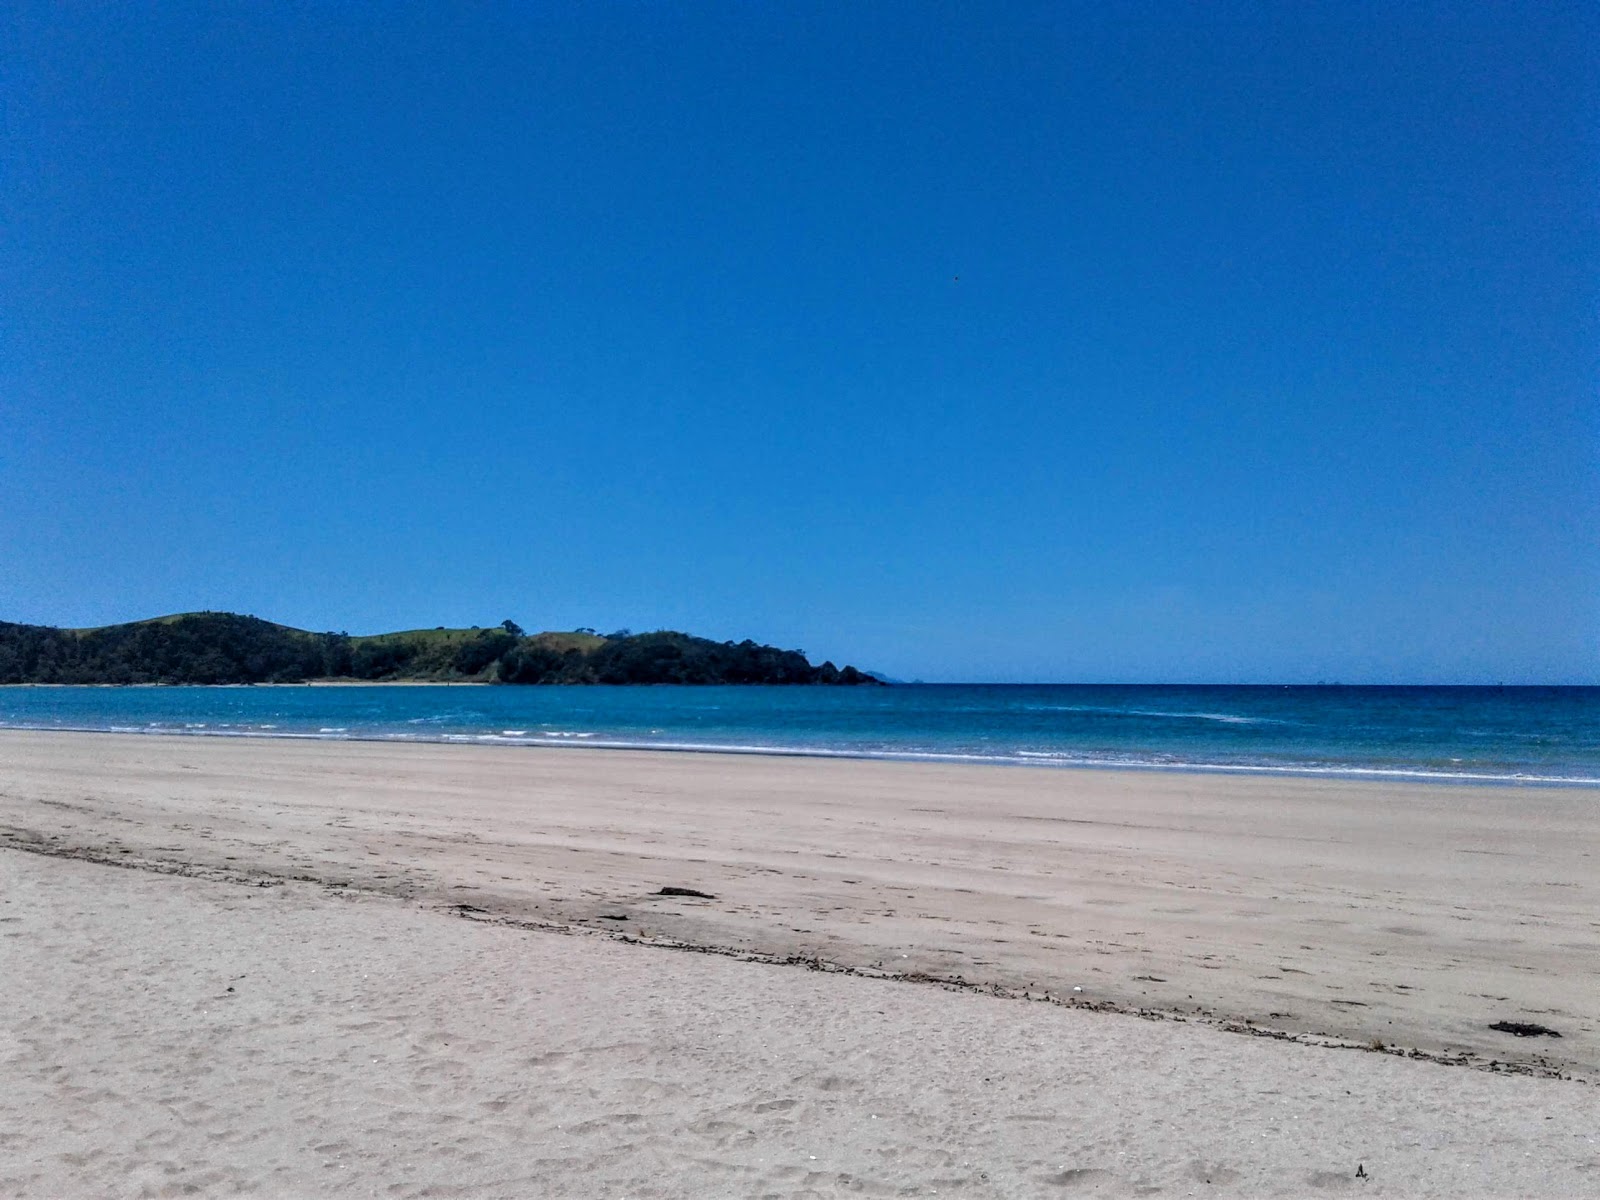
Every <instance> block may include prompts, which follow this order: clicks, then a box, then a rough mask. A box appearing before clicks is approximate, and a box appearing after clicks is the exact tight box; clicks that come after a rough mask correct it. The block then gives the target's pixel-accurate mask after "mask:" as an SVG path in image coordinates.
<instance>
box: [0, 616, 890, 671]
mask: <svg viewBox="0 0 1600 1200" xmlns="http://www.w3.org/2000/svg"><path fill="white" fill-rule="evenodd" d="M311 679H339V680H354V681H370V682H398V681H407V682H477V683H524V684H555V683H563V684H583V683H691V684H715V683H740V684H747V683H748V684H871V683H876V682H877V680H875V679H873V678H872V677H871V676H869V675H865V674H863V673H862V672H860V671H857V670H856V669H855V668H854V667H845V668H843V669H842V670H841V669H838V668H836V667H835V666H834V665H833V664H832V663H823V664H822V665H821V666H812V665H811V663H810V661H809V660H808V659H807V658H806V656H805V655H804V653H802V652H801V651H798V650H780V649H778V648H776V647H774V646H763V645H759V644H757V643H755V642H752V641H748V640H747V641H744V642H739V643H734V642H715V641H711V640H710V639H708V638H699V637H694V636H692V635H690V634H686V633H677V632H674V631H670V630H662V631H658V632H655V633H643V634H629V633H617V634H612V635H609V636H604V637H603V636H601V635H599V634H596V633H594V632H592V631H590V630H577V631H573V632H570V633H560V632H554V631H550V632H545V633H537V634H534V635H532V636H531V637H530V636H527V635H525V634H524V633H523V631H522V630H521V629H520V628H518V627H517V626H516V625H515V624H514V623H513V622H510V621H505V622H502V623H501V624H499V625H495V626H490V627H488V628H482V629H480V628H476V627H474V628H471V629H446V628H445V627H443V626H439V627H437V628H434V629H408V630H401V631H398V632H395V633H379V634H371V635H367V636H357V637H352V636H350V635H349V634H347V633H332V632H329V633H313V632H311V631H309V630H305V629H295V628H293V627H291V626H288V625H279V624H276V623H274V622H272V621H263V620H262V619H260V618H259V617H251V616H240V615H239V614H237V613H213V612H197V613H175V614H172V615H170V616H164V617H152V618H150V619H148V620H144V621H133V622H129V623H128V624H125V625H106V626H101V627H99V628H94V629H58V628H55V627H54V626H48V625H16V624H10V623H6V622H0V684H6V683H11V684H16V683H76V684H136V683H143V684H149V683H169V684H180V683H182V684H242V683H300V682H304V681H306V680H311Z"/></svg>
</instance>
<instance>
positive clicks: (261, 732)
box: [0, 682, 1600, 790]
mask: <svg viewBox="0 0 1600 1200" xmlns="http://www.w3.org/2000/svg"><path fill="white" fill-rule="evenodd" d="M0 686H11V687H79V686H86V685H79V684H9V685H0ZM87 686H102V685H87ZM103 686H107V687H120V686H125V685H121V684H106V685H103ZM126 686H142V685H126ZM215 686H217V687H219V688H227V687H241V688H243V687H304V686H308V685H305V684H237V685H235V684H218V685H215ZM317 686H320V685H317ZM329 686H340V687H343V686H351V687H366V686H377V687H444V686H471V687H492V686H496V685H493V684H470V685H467V684H462V685H448V684H415V683H398V682H396V683H388V684H350V685H344V684H334V685H329ZM6 732H15V733H43V734H77V735H88V736H108V737H158V738H168V737H176V738H185V737H192V738H214V739H236V740H241V741H243V740H263V741H295V742H330V743H350V744H375V745H386V746H390V745H392V746H499V747H505V748H512V749H523V750H604V751H616V752H620V753H626V754H633V753H650V754H706V755H729V756H733V757H756V758H779V759H794V758H798V759H826V760H837V761H843V762H899V763H926V764H930V765H941V764H948V765H952V766H955V765H962V766H981V767H1003V768H1016V767H1021V768H1030V769H1038V770H1044V771H1056V770H1061V771H1128V772H1134V773H1141V772H1151V773H1156V774H1168V773H1178V774H1196V775H1205V776H1212V775H1264V776H1280V777H1286V778H1303V779H1332V780H1342V779H1348V780H1350V781H1352V782H1371V783H1403V784H1418V785H1422V786H1428V787H1432V786H1441V785H1442V786H1445V787H1451V786H1459V787H1508V788H1534V789H1547V788H1555V789H1579V790H1594V789H1600V777H1590V776H1576V775H1574V776H1566V775H1517V774H1508V775H1497V774H1492V773H1489V772H1481V771H1480V772H1470V773H1468V772H1461V773H1451V772H1445V771H1423V770H1415V769H1407V768H1398V767H1397V768H1384V767H1358V766H1348V767H1347V766H1337V767H1334V766H1315V765H1277V764H1271V763H1212V762H1156V761H1137V760H1121V759H1092V758H1086V759H1073V758H1065V757H1062V756H1060V755H1054V754H1051V755H1046V754H1032V753H1019V754H1015V755H1007V756H1001V755H993V756H986V755H976V754H955V753H949V754H941V753H938V752H932V751H930V752H925V753H923V752H911V751H890V750H859V751H858V750H835V749H830V748H826V747H809V746H794V747H788V746H762V745H738V744H721V743H696V742H625V741H609V740H600V741H591V740H589V739H590V738H591V737H593V736H595V735H592V734H576V733H564V732H563V733H552V734H547V735H543V737H544V738H547V739H548V740H540V739H535V738H533V737H521V738H511V737H506V736H503V735H496V734H482V733H474V734H466V733H462V734H451V733H446V734H438V735H433V736H429V735H423V734H384V733H370V734H361V733H358V734H352V733H349V732H347V731H344V730H341V731H338V732H333V731H318V732H315V733H313V732H309V731H308V732H298V731H293V730H289V731H284V732H276V731H270V732H269V731H267V730H265V729H253V730H227V731H224V730H222V729H214V730H213V729H205V728H183V729H163V728H148V727H147V728H142V729H135V728H132V727H126V726H124V727H113V728H103V727H100V726H45V725H25V724H18V725H11V724H7V723H6V722H4V721H0V733H6Z"/></svg>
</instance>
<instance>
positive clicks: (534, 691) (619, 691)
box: [0, 685, 1600, 786]
mask: <svg viewBox="0 0 1600 1200" xmlns="http://www.w3.org/2000/svg"><path fill="white" fill-rule="evenodd" d="M0 728H14V729H76V730H104V731H116V732H128V733H143V734H152V735H173V736H203V737H292V738H327V739H369V740H384V741H433V742H483V743H493V744H498V745H512V746H526V747H528V748H529V749H530V752H531V751H536V750H537V749H538V748H540V747H548V746H604V747H613V748H653V749H666V750H710V751H721V752H726V753H781V754H805V755H828V756H840V757H852V758H889V759H918V760H934V761H957V762H990V763H1006V764H1013V765H1018V766H1029V767H1039V768H1048V767H1054V768H1070V767H1086V766H1117V767H1149V768H1169V769H1170V768H1191V769H1201V770H1228V771H1280V772H1293V773H1307V774H1337V775H1350V776H1371V777H1388V778H1404V779H1436V780H1441V781H1449V780H1462V781H1483V782H1488V781H1516V782H1527V783H1561V784H1579V785H1589V786H1600V688H1469V687H1459V688H1457V687H1178V686H1142V685H1140V686H1134V685H1129V686H1098V685H1097V686H1025V685H997V686H965V685H905V686H896V687H885V688H829V687H789V688H777V687H773V688H765V687H463V686H434V687H237V688H209V687H122V688H111V687H5V688H0Z"/></svg>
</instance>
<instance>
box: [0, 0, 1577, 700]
mask: <svg viewBox="0 0 1600 1200" xmlns="http://www.w3.org/2000/svg"><path fill="white" fill-rule="evenodd" d="M1595 13H1596V10H1594V9H1593V8H1592V7H1590V6H1584V5H1576V4H1574V5H1570V6H1565V5H1549V4H1542V5H1529V6H1523V5H1517V4H1511V5H1493V6H1489V5H1444V6H1441V5H1431V4H1416V5H1387V4H1385V5H1363V4H1355V3H1339V4H1335V5H1314V4H1294V5H1288V4H1285V5H1279V6H1273V5H1263V6H1257V5H1250V6H1240V5H1229V4H1182V3H1176V2H1174V3H1163V4H1144V5H1131V4H1095V5H1089V4H1070V3H1064V4H1051V5H1028V4H1011V5H1002V6H994V5H986V4H963V5H939V4H931V3H916V4H888V3H885V4H873V5H845V4H795V5H750V4H725V5H724V4H693V5H680V4H665V3H658V4H606V3H583V4H577V3H573V4H550V5H540V6H533V5H517V6H505V7H501V6H467V5H434V6H418V7H408V6H403V5H384V6H378V5H373V6H361V5H337V6H336V5H320V4H281V5H205V6H197V7H189V6H185V5H180V4H163V5H137V6H136V5H118V6H106V5H99V6H89V5H82V6H55V5H51V6H46V5H34V4H21V5H18V4H15V3H12V4H8V5H6V21H5V25H4V32H3V35H0V37H3V41H0V58H3V60H4V61H5V62H6V63H7V68H6V70H5V71H4V72H3V73H0V102H3V104H4V124H3V131H0V132H3V138H4V142H3V158H0V239H3V240H0V423H3V426H4V431H5V432H4V434H3V436H0V619H8V620H20V621H30V622H40V623H50V624H66V625H89V624H100V623H106V622H112V621H118V620H127V619H133V618H137V617H142V616H147V615H153V614H156V613H161V612H169V611H177V610H184V609H194V608H212V609H228V610H236V611H243V612H251V613H256V614H258V615H261V616H265V617H269V618H271V619H274V620H279V621H284V622H287V623H290V624H295V625H300V626H306V627H310V628H315V629H327V628H334V629H348V630H350V631H351V632H371V631H377V630H381V629H389V628H405V627H412V626H416V625H434V624H439V623H445V624H473V623H479V624H488V623H494V622H498V621H499V620H501V619H502V618H504V617H513V618H515V619H516V620H518V621H520V622H521V623H522V624H524V625H527V626H529V627H533V628H547V627H548V628H571V627H574V626H578V625H589V626H596V627H599V628H601V629H603V630H604V629H611V628H615V627H618V626H628V627H631V628H634V629H648V628H657V627H673V628H685V629H688V630H690V631H693V632H699V633H704V634H708V635H710V636H715V637H719V638H721V637H739V638H742V637H745V636H753V637H756V638H758V639H759V640H763V641H771V642H776V643H779V644H782V645H786V646H798V647H803V648H804V649H806V650H807V651H809V652H810V653H811V654H812V656H813V657H814V658H821V657H827V658H832V659H834V660H835V661H838V662H845V661H849V662H854V663H858V664H860V665H862V666H866V667H870V668H874V669H879V670H883V671H886V672H888V673H890V674H892V675H896V676H900V677H905V678H925V679H930V680H934V679H940V680H995V681H1004V680H1045V681H1101V680H1106V681H1165V680H1172V681H1223V682H1227V681H1241V682H1269V681H1285V682H1302V681H1316V680H1319V679H1327V680H1336V679H1337V680H1342V681H1344V682H1383V681H1400V682H1494V681H1501V680H1503V681H1507V682H1589V683H1600V536H1597V531H1600V470H1597V468H1600V404H1597V384H1600V369H1597V367H1600V336H1597V335H1600V322H1597V313H1600V304H1597V299H1600V295H1597V293H1600V219H1597V211H1600V207H1597V200H1596V198H1597V196H1600V171H1597V163H1600V155H1597V145H1600V143H1597V134H1596V129H1597V127H1600V125H1597V121H1596V116H1597V113H1600V105H1597V98H1600V83H1597V80H1600V70H1597V67H1600V57H1597V50H1596V47H1597V46H1600V18H1597V17H1596V15H1595Z"/></svg>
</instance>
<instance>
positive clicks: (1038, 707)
mask: <svg viewBox="0 0 1600 1200" xmlns="http://www.w3.org/2000/svg"><path fill="white" fill-rule="evenodd" d="M1027 709H1028V711H1029V712H1071V713H1093V714H1095V715H1096V716H1105V717H1164V718H1166V719H1168V720H1174V721H1218V722H1221V723H1222V724H1224V725H1292V724H1294V722H1292V721H1285V720H1281V719H1280V718H1278V717H1247V716H1245V715H1243V714H1242V713H1220V712H1194V711H1182V712H1179V711H1169V710H1166V709H1160V708H1116V707H1114V706H1112V705H1108V704H1030V705H1028V706H1027Z"/></svg>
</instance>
